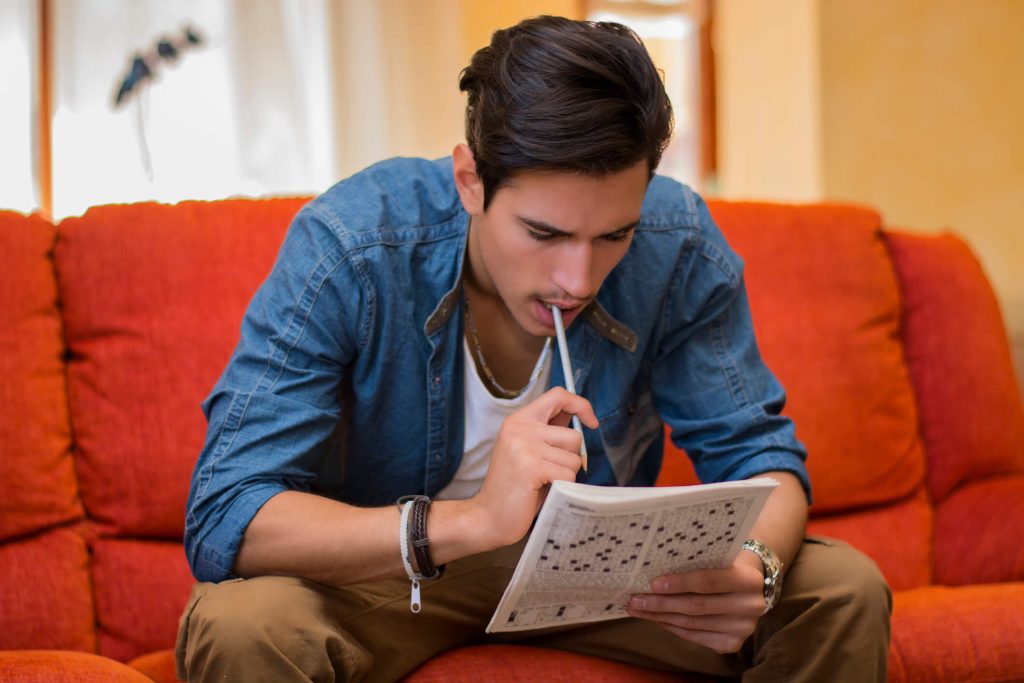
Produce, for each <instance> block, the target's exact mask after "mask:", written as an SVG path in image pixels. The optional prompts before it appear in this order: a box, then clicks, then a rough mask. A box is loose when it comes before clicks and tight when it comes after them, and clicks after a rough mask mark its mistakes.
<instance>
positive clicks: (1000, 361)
mask: <svg viewBox="0 0 1024 683" xmlns="http://www.w3.org/2000/svg"><path fill="white" fill-rule="evenodd" d="M301 204H302V200H301V199H275V200H262V201H252V200H227V201H220V202H212V203H198V202H186V203H182V204H179V205H176V206H163V205H156V204H140V205H128V206H108V207H99V208H94V209H91V210H90V211H88V212H87V213H86V214H85V215H84V216H82V217H80V218H69V219H66V220H64V221H62V222H61V223H60V224H59V225H57V226H54V225H51V224H49V223H47V222H45V221H42V220H40V219H38V218H26V217H24V216H21V215H18V214H13V213H9V212H0V254H2V259H3V261H2V262H3V267H2V268H0V377H2V380H0V406H2V410H0V482H2V495H0V650H2V651H0V679H2V680H58V679H62V678H64V677H66V676H67V675H68V674H67V673H66V672H70V671H74V673H75V678H74V680H77V681H91V680H97V681H99V680H102V681H116V680H125V681H129V680H146V678H145V676H144V675H143V674H145V675H148V676H151V677H152V678H154V679H156V680H173V678H174V675H173V664H172V661H171V656H170V651H169V648H171V647H172V646H173V641H174V635H175V630H176V626H177V620H178V616H179V613H180V610H181V609H182V606H183V604H184V601H185V599H186V596H187V594H188V591H189V586H190V585H191V583H192V579H191V576H190V575H189V571H188V568H187V566H186V563H185V558H184V555H183V552H182V546H181V536H182V527H183V517H184V504H185V495H186V491H187V488H188V482H189V477H190V474H191V470H192V465H193V463H194V461H195V458H196V455H197V453H198V452H199V449H200V446H201V443H202V440H203V435H204V430H205V423H204V420H203V417H202V414H201V413H200V411H199V407H198V406H199V402H200V401H201V400H202V398H203V397H204V396H205V395H206V393H207V391H208V390H209V389H210V387H211V386H212V385H213V383H214V381H215V380H216V378H217V377H218V375H219V373H220V371H221V369H222V367H223V365H224V363H225V362H226V360H227V358H228V355H229V353H230V351H231V349H232V348H233V346H234V343H235V341H236V339H237V335H238V329H239V322H240V320H241V316H242V312H243V310H244V308H245V305H246V303H247V301H248V300H249V297H250V296H251V294H252V293H253V291H254V290H255V288H256V287H257V286H258V284H259V283H260V282H261V280H262V279H263V277H264V275H265V274H266V272H267V271H268V269H269V268H270V266H271V264H272V262H273V259H274V256H275V252H276V249H277V247H278V245H279V243H280V241H281V239H282V236H283V234H284V231H285V229H286V227H287V225H288V223H289V219H290V218H291V216H292V215H293V214H294V213H295V212H296V210H297V209H298V208H299V207H300V205H301ZM712 211H713V213H714V214H715V216H716V218H717V219H718V221H719V222H720V224H721V225H722V227H723V229H724V230H725V232H726V233H727V235H728V236H729V238H730V240H731V241H732V243H733V244H734V246H735V247H736V249H737V250H738V251H739V252H740V253H741V254H743V255H744V257H745V259H746V262H747V283H748V288H749V291H750V298H751V304H752V307H753V312H754V318H755V323H756V326H757V328H758V334H759V338H760V342H761V346H762V350H763V353H764V355H765V357H766V358H767V360H768V362H769V364H770V365H771V366H772V367H773V368H774V369H775V370H776V373H777V374H778V375H779V377H780V379H781V380H782V382H783V383H784V384H785V385H786V387H787V388H788V390H789V393H790V403H789V405H788V406H787V411H788V412H789V413H790V414H791V415H792V416H793V417H794V418H795V419H796V422H797V425H798V434H799V435H800V436H801V437H802V439H803V440H804V442H805V443H806V444H807V446H808V448H809V451H810V457H809V461H808V463H809V467H810V470H811V475H812V480H813V483H814V486H815V504H814V508H813V511H812V516H813V519H812V522H811V528H812V530H813V531H814V532H817V533H822V534H829V535H834V536H837V537H840V538H844V539H847V540H849V541H850V542H852V543H853V544H854V545H856V546H858V547H860V548H861V549H862V550H864V551H865V552H866V553H867V554H868V555H870V556H871V557H873V558H874V559H875V560H876V561H877V562H878V564H879V565H880V566H881V568H882V570H883V571H884V573H885V575H886V576H887V577H888V579H889V581H890V583H891V584H892V586H893V588H894V589H895V612H894V615H893V644H892V651H891V659H890V670H891V676H890V679H891V680H892V681H942V680H950V681H952V680H956V681H988V682H992V681H1011V680H1013V681H1020V680H1024V544H1022V543H1020V541H1019V539H1020V537H1021V536H1022V535H1024V409H1022V406H1021V400H1020V395H1019V393H1018V389H1017V387H1016V385H1015V380H1014V375H1013V372H1012V369H1011V361H1010V356H1009V350H1008V346H1007V342H1006V336H1005V331H1004V328H1003V326H1002V321H1001V318H1000V313H999V309H998V306H997V304H996V301H995V299H994V297H993V294H992V292H991V290H990V288H989V285H988V283H987V281H986V279H985V277H984V275H983V273H982V271H981V269H980V267H979V265H978V263H977V261H976V260H975V259H974V257H973V256H972V255H971V253H970V251H969V250H968V249H967V247H966V246H965V245H964V244H963V242H961V241H959V240H958V239H957V238H955V237H952V236H949V235H943V236H928V237H925V236H915V235H911V234H908V233H903V232H898V231H889V230H885V229H883V228H882V224H881V220H880V218H879V216H878V215H877V214H875V213H874V212H872V211H870V210H867V209H863V208H857V207H850V206H834V205H815V206H801V207H796V206H781V205H770V204H746V203H727V202H714V203H712ZM671 455H675V454H671ZM687 481H692V472H691V471H690V470H689V468H688V467H687V465H686V464H685V460H684V459H683V458H679V457H669V458H667V459H666V465H665V469H664V471H663V474H662V483H682V482H687ZM125 663H127V664H125ZM62 672H63V673H62ZM481 678H494V679H499V680H531V681H532V680H535V679H536V680H541V679H542V680H555V681H577V680H589V681H611V680H616V681H627V680H634V681H663V680H665V681H667V680H678V679H676V678H673V677H670V676H667V675H666V674H662V673H658V672H652V671H646V670H641V669H636V668H632V667H626V666H623V665H620V664H614V663H610V662H604V661H601V660H595V659H592V658H588V657H584V656H577V655H569V654H564V653H557V652H548V651H543V650H541V651H537V650H532V649H526V648H523V647H512V646H505V647H497V646H488V647H472V648H465V649H462V650H457V651H453V652H450V653H447V654H445V655H442V656H440V657H438V658H436V659H434V660H432V661H431V662H428V663H427V664H426V665H424V666H423V667H422V668H421V669H420V670H419V671H417V672H415V673H414V674H413V675H412V676H411V677H410V679H411V680H412V681H416V682H419V683H422V682H424V681H452V680H455V681H460V680H465V681H469V680H480V679H481Z"/></svg>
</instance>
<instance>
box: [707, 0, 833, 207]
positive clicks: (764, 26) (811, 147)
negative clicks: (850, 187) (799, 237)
mask: <svg viewBox="0 0 1024 683" xmlns="http://www.w3.org/2000/svg"><path fill="white" fill-rule="evenodd" d="M714 21H715V24H714V27H713V30H714V35H713V41H714V50H715V81H716V86H717V88H718V90H717V92H716V98H717V109H718V112H717V114H718V116H717V123H718V191H717V194H720V195H721V196H724V197H742V198H746V199H755V198H760V199H775V200H781V201H814V200H817V199H819V198H820V197H821V194H822V173H821V158H822V150H821V79H820V76H819V71H818V69H819V62H820V59H819V54H818V52H819V50H818V44H819V43H818V23H819V22H818V2H817V0H776V1H775V2H763V0H725V1H719V2H717V3H716V4H715V19H714Z"/></svg>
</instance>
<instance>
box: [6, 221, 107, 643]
mask: <svg viewBox="0 0 1024 683" xmlns="http://www.w3.org/2000/svg"><path fill="white" fill-rule="evenodd" d="M54 234H55V230H54V228H53V226H52V225H50V224H49V223H48V222H46V221H44V220H41V219H39V218H35V217H32V218H26V217H25V216H23V215H21V214H16V213H13V212H8V211H0V254H2V256H0V259H2V263H3V267H0V650H2V649H17V648H26V647H54V648H63V649H70V650H86V651H89V650H92V649H94V648H95V646H96V641H95V635H94V630H93V603H92V592H91V591H90V590H89V558H88V553H87V550H86V544H85V539H84V537H83V533H82V529H81V520H82V506H81V503H80V502H79V499H78V486H77V483H76V481H75V468H74V463H73V462H72V459H71V426H70V424H69V422H68V403H67V394H66V391H65V380H64V364H63V356H64V343H63V340H62V336H61V334H62V333H61V322H60V313H59V311H58V307H57V285H56V283H55V282H54V277H53V262H52V261H51V260H50V253H51V251H52V249H53V239H54Z"/></svg>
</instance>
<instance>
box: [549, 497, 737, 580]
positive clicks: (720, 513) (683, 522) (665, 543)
mask: <svg viewBox="0 0 1024 683" xmlns="http://www.w3.org/2000/svg"><path fill="white" fill-rule="evenodd" d="M749 506H750V502H749V500H746V499H744V498H734V499H729V500H725V501H717V502H714V503H698V504H695V505H688V506H685V507H680V508H675V509H673V510H665V511H663V512H662V513H661V514H660V516H659V515H657V514H656V513H638V514H634V515H628V516H625V517H620V516H616V517H602V516H599V515H591V514H585V513H580V512H574V511H567V510H562V511H559V512H558V514H557V515H556V516H555V520H554V523H553V524H552V525H551V530H550V532H549V533H548V538H547V539H546V542H545V544H544V550H543V551H542V552H541V556H540V560H539V561H538V562H537V570H538V571H539V572H571V573H582V574H588V573H603V574H608V573H612V574H616V573H625V574H628V573H630V572H632V571H633V570H634V569H635V568H636V567H637V563H638V562H641V560H642V564H641V569H643V570H644V572H643V573H644V574H649V573H650V572H653V571H656V570H661V569H665V568H668V567H688V568H694V567H703V566H710V565H712V564H714V561H715V560H716V559H717V558H719V557H721V556H722V555H725V554H726V553H727V552H728V551H729V547H730V546H731V545H732V542H733V541H734V540H735V538H736V534H735V528H736V526H737V525H738V524H739V523H740V521H741V520H742V519H743V516H744V515H745V514H746V512H747V509H748V508H749ZM648 538H650V545H649V547H648V549H647V552H646V555H644V545H645V544H646V543H647V540H648ZM567 578H568V577H567Z"/></svg>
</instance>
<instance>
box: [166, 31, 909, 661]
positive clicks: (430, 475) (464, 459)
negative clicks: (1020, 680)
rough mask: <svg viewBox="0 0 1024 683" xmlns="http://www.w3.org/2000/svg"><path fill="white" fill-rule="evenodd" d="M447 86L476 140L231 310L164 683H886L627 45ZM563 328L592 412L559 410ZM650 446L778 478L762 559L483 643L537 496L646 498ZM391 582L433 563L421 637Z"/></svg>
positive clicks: (318, 217) (522, 34)
mask: <svg viewBox="0 0 1024 683" xmlns="http://www.w3.org/2000/svg"><path fill="white" fill-rule="evenodd" d="M460 85H461V88H462V89H463V90H464V91H466V92H467V93H468V95H469V101H468V107H467V113H466V135H467V144H460V145H457V146H456V147H455V150H454V153H453V156H452V158H451V159H449V160H443V161H439V162H426V161H422V160H393V161H388V162H384V163H382V164H379V165H377V166H374V167H372V168H370V169H368V170H366V171H364V172H362V173H360V174H358V175H356V176H354V177H352V178H350V179H348V180H347V181H344V182H342V183H340V184H339V185H337V186H336V187H334V188H333V189H331V190H330V191H328V192H327V193H326V194H324V195H323V196H321V197H320V198H318V199H317V200H315V201H313V202H312V203H310V204H309V205H308V206H307V207H305V208H304V209H303V210H302V212H301V213H300V214H299V215H298V216H297V217H296V219H295V221H294V223H293V225H292V227H291V229H290V231H289V233H288V236H287V238H286V240H285V243H284V245H283V246H282V249H281V252H280V255H279V258H278V261H277V263H276V265H275V266H274V269H273V271H272V272H271V274H270V276H269V277H268V279H267V281H266V283H265V284H264V285H263V286H262V288H261V289H260V290H259V292H258V293H257V294H256V296H255V298H254V300H253V302H252V304H251V306H250V308H249V310H248V312H247V314H246V317H245V320H244V323H243V326H242V335H241V340H240V342H239V345H238V348H237V349H236V351H235V354H234V356H233V358H232V359H231V362H230V363H229V365H228V367H227V369H226V370H225V372H224V374H223V376H222V377H221V379H220V381H219V382H218V384H217V386H216V387H215V388H214V390H213V392H212V394H211V396H210V397H209V399H208V400H207V401H206V402H205V403H204V406H203V408H204V411H205V412H206V415H207V417H208V419H209V431H208V436H207V442H206V446H205V448H204V450H203V452H202V454H201V456H200V458H199V461H198V463H197V465H196V469H195V474H194V477H193V484H192V490H191V493H190V497H189V502H188V512H187V529H186V548H187V552H188V556H189V561H190V563H191V566H192V569H193V572H194V573H195V575H196V577H197V579H199V580H200V581H201V582H202V583H199V584H197V585H196V587H195V589H194V591H193V595H192V599H191V601H190V603H189V605H188V607H187V609H186V611H185V614H184V615H183V617H182V623H181V629H180V632H179V640H178V666H179V675H181V676H182V677H186V676H187V677H188V679H189V680H195V681H199V680H203V681H205V680H215V679H216V680H240V681H241V680H244V681H257V680H268V681H284V680H310V679H312V680H334V679H335V677H337V678H340V679H342V680H371V681H385V680H394V679H396V678H399V677H401V676H402V675H404V674H405V673H407V672H409V671H411V670H412V669H414V668H415V667H416V666H418V665H419V664H420V663H422V662H423V661H425V660H426V659H428V658H430V657H431V656H433V655H435V654H438V653H439V652H441V651H443V650H445V649H448V648H451V647H455V646H458V645H463V644H468V643H473V642H525V643H530V644H534V645H540V646H547V647H554V648H562V649H568V650H573V651H578V652H584V653H590V654H597V655H600V656H604V657H608V658H612V659H617V660H621V661H626V662H632V663H636V664H640V665H646V666H652V667H657V668H663V669H678V670H691V671H702V672H707V673H711V674H717V675H727V676H730V675H731V676H738V675H741V674H743V675H745V677H746V678H745V679H746V680H765V681H767V680H771V681H780V680H785V681H797V680H826V679H827V680H830V681H839V680H851V681H854V680H855V681H868V680H884V679H885V664H886V657H887V653H888V634H889V631H888V628H889V626H888V616H889V609H890V604H889V602H890V596H889V593H888V590H887V588H886V586H885V583H884V581H883V580H882V578H881V576H880V575H879V574H878V572H877V569H876V568H875V567H874V565H873V564H872V563H870V561H868V560H867V559H866V558H864V557H863V556H862V555H860V554H859V553H857V552H855V551H853V550H852V549H850V548H848V547H847V546H844V545H842V544H838V543H834V542H807V541H804V525H805V520H806V514H807V496H808V492H809V484H808V481H807V472H806V470H805V467H804V457H805V453H804V450H803V448H802V446H801V445H800V443H799V442H798V441H797V440H796V438H795V436H794V428H793V425H792V424H791V423H790V421H789V420H787V419H786V418H784V417H782V416H780V415H779V412H780V410H781V408H782V406H783V403H784V400H785V397H784V393H783V390H782V388H781V387H780V386H779V384H778V383H777V382H776V380H775V379H774V377H773V376H772V375H771V373H770V372H769V371H768V369H767V368H766V367H765V366H764V364H763V363H762V362H761V359H760V357H759V355H758V352H757V348H756V343H755V340H754V334H753V329H752V326H751V321H750V315H749V311H748V307H747V300H746V296H745V292H744V288H743V281H742V266H741V262H740V260H739V258H738V257H737V256H736V255H735V254H734V253H733V252H732V251H731V250H730V249H729V247H728V245H727V244H726V242H725V240H724V239H723V237H722V235H721V234H720V233H719V231H718V229H717V228H716V227H715V224H714V222H713V221H712V219H711V217H710V215H709V214H708V212H707V209H706V208H705V206H704V203H703V202H702V200H701V199H700V198H699V197H698V196H697V195H695V194H694V193H693V192H692V191H690V190H689V189H687V188H685V187H683V186H681V185H679V184H677V183H674V182H672V181H669V180H667V179H664V178H660V177H654V170H655V168H656V167H657V164H658V161H659V159H660V156H661V153H662V150H663V149H664V147H665V144H666V143H667V141H668V138H669V135H670V132H671V108H670V105H669V102H668V99H667V97H666V95H665V92H664V89H663V87H662V83H661V81H660V78H659V76H658V73H657V72H656V70H655V68H654V66H653V65H652V64H651V61H650V58H649V57H648V55H647V53H646V51H645V50H644V48H643V46H642V44H641V43H640V41H639V39H638V38H637V37H636V36H635V35H634V34H633V33H632V32H630V31H629V30H628V29H626V28H625V27H622V26H618V25H615V24H592V23H585V22H574V21H569V20H566V19H559V18H552V17H542V18H538V19H535V20H529V21H526V22H523V23H521V24H519V25H518V26H515V27H513V28H511V29H508V30H505V31H498V32H497V33H495V35H494V37H493V40H492V43H491V45H490V46H489V47H486V48H484V49H482V50H480V51H479V52H477V54H476V55H475V56H474V57H473V60H472V63H471V64H470V66H469V67H468V68H467V69H466V70H465V71H464V72H463V75H462V80H461V84H460ZM552 306H555V307H558V308H559V309H561V311H562V315H563V316H564V320H565V324H566V325H567V326H568V328H569V329H568V338H569V348H570V356H571V358H572V359H573V364H574V366H575V370H576V372H575V381H576V387H577V390H578V391H579V393H580V395H579V396H576V395H572V394H570V393H568V392H567V391H566V390H564V389H561V388H558V387H560V386H561V385H562V384H563V376H562V367H561V364H560V362H559V359H558V358H557V357H556V354H553V353H551V351H550V346H551V342H550V339H551V337H552V335H554V332H555V330H554V323H553V317H552V312H551V310H550V307H552ZM552 387H554V388H552ZM572 415H575V416H578V417H579V419H580V420H581V421H582V423H583V424H584V425H585V426H586V427H587V430H586V446H587V450H588V452H589V468H588V469H587V471H586V472H583V471H582V470H581V467H580V465H581V462H580V458H579V456H578V455H577V453H578V452H579V449H580V441H581V437H580V436H579V435H578V433H577V432H576V431H574V430H573V429H571V428H570V427H569V424H568V423H569V419H570V416H572ZM662 421H664V422H665V423H667V424H668V425H669V426H670V427H671V430H672V437H673V439H674V440H676V442H677V443H678V444H679V445H681V446H683V447H684V448H685V449H686V451H687V453H688V454H689V455H690V457H691V458H692V459H693V461H694V464H695V467H696V469H697V472H698V474H699V475H700V476H701V478H702V479H703V480H705V481H720V480H727V479H742V478H747V477H753V476H760V475H770V476H772V477H774V478H775V479H777V480H778V481H779V484H780V485H779V487H778V488H777V489H776V490H775V491H774V492H773V493H772V495H771V496H770V498H769V500H768V502H767V504H766V507H765V509H764V511H763V513H762V515H761V517H760V518H759V520H758V522H757V524H756V526H755V528H754V530H753V533H752V539H751V540H752V541H756V542H755V543H751V544H750V549H749V552H748V551H743V552H741V553H740V556H739V559H737V561H736V563H735V564H734V565H733V566H731V567H729V568H726V569H721V570H710V571H700V572H692V573H690V574H681V575H671V576H666V577H663V578H662V579H661V580H660V581H655V582H654V583H653V584H652V592H651V593H650V594H645V595H638V596H635V597H634V598H633V600H632V602H631V604H630V613H631V614H632V615H633V616H632V617H631V618H627V619H620V620H616V621H610V622H600V623H597V624H590V625H585V626H582V627H575V628H568V629H559V630H554V631H552V630H545V631H532V632H526V633H517V634H500V635H489V636H487V635H485V634H484V627H485V625H486V624H487V621H488V620H489V618H490V616H491V613H492V612H493V610H494V607H495V606H496V604H497V601H498V599H499V598H500V597H501V594H502V592H503V590H504V588H505V585H506V584H507V582H508V579H509V577H510V576H511V573H512V569H513V568H514V567H515V563H516V561H517V559H518V555H519V553H520V551H521V549H522V545H523V540H524V538H525V537H526V535H527V533H528V531H529V528H530V525H531V522H532V520H533V518H534V516H535V514H536V513H537V511H538V509H539V507H540V505H541V503H542V502H543V498H544V493H545V491H546V487H547V485H548V484H550V483H551V482H553V481H557V480H574V479H578V480H580V481H586V482H589V483H594V484H602V485H609V486H617V485H618V486H623V485H633V486H638V485H652V484H653V483H654V481H655V478H656V476H657V473H658V469H659V467H660V464H661V452H662V447H663V443H662ZM411 494H415V495H421V496H427V497H429V498H431V499H433V501H432V502H431V503H429V504H428V503H427V501H426V500H425V499H421V501H419V502H416V503H414V506H415V507H414V508H413V509H415V510H417V511H418V512H417V514H418V515H419V523H420V524H421V525H420V526H419V531H418V532H417V533H419V534H420V536H421V537H422V538H419V539H418V540H420V541H421V543H419V544H416V545H418V546H420V547H418V548H410V547H409V546H408V544H407V537H408V536H409V535H413V533H414V532H413V531H410V530H407V531H406V536H402V535H401V534H400V524H401V518H400V512H399V509H398V508H397V507H396V505H395V502H396V501H397V500H398V499H399V498H401V497H402V496H406V495H411ZM424 515H425V517H426V518H425V521H424V520H423V516H424ZM416 523H417V522H415V521H414V522H412V524H414V525H415V524H416ZM400 539H401V540H400ZM403 545H405V548H404V554H405V556H406V557H405V559H403ZM405 562H409V564H410V565H411V567H412V569H413V570H415V571H418V572H422V573H423V574H429V575H434V574H435V573H436V572H435V570H434V566H435V565H436V566H443V565H446V566H447V571H446V572H444V573H443V575H442V576H441V577H440V578H438V579H436V580H432V581H424V582H423V585H422V603H423V609H422V611H421V612H419V613H412V612H411V611H410V608H409V592H410V582H409V580H408V579H407V578H406V573H407V571H406V569H405V568H404V566H405ZM779 563H781V567H782V569H781V570H780V569H779ZM783 575H784V576H785V590H780V588H781V586H782V581H781V579H782V576H783ZM243 577H244V578H243ZM766 577H767V579H768V580H767V581H766Z"/></svg>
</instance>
